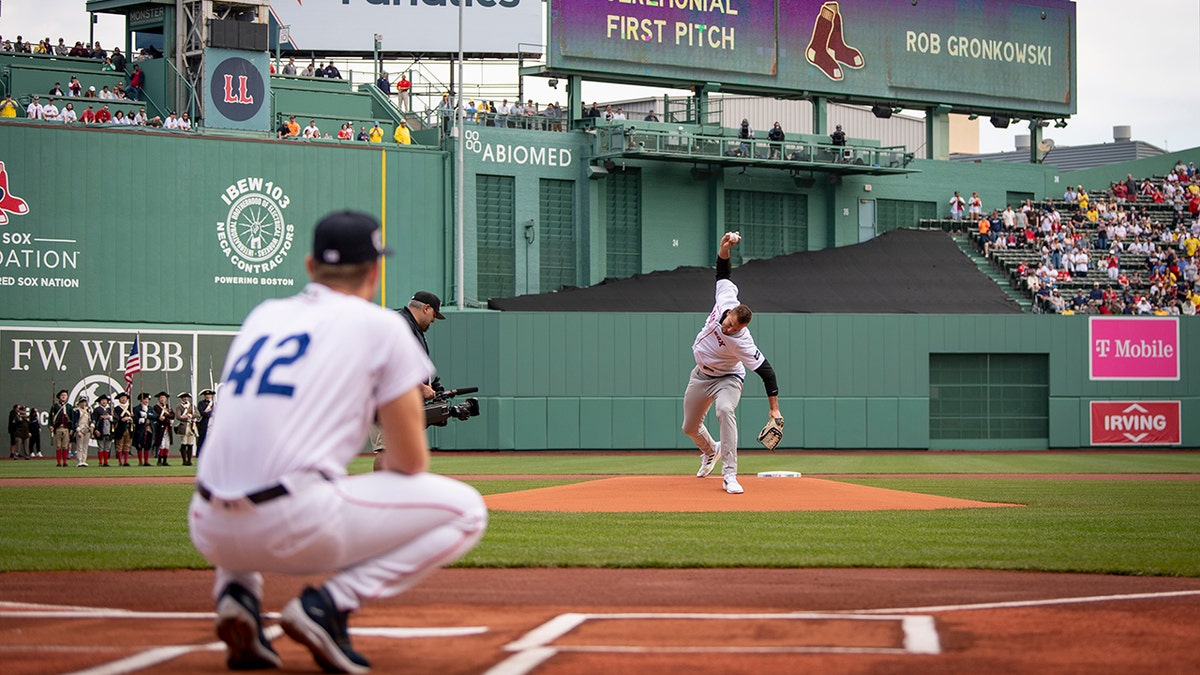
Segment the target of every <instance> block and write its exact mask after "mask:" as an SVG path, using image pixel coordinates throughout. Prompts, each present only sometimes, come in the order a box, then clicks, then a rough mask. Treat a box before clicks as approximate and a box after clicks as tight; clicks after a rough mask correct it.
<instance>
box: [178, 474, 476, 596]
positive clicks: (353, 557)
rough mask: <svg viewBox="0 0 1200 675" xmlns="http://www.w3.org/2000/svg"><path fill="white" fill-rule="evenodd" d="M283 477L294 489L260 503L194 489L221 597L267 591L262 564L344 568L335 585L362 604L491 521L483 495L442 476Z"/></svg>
mask: <svg viewBox="0 0 1200 675" xmlns="http://www.w3.org/2000/svg"><path fill="white" fill-rule="evenodd" d="M280 483H281V484H282V485H283V486H284V487H286V488H287V490H288V493H289V494H287V495H285V496H282V497H279V498H276V499H272V500H271V501H269V502H264V503H261V504H257V505H256V504H253V503H251V502H250V501H249V500H247V499H245V498H244V497H243V498H238V499H232V500H230V499H221V498H219V497H217V496H215V495H214V496H213V497H212V498H211V501H206V500H204V499H203V498H201V497H200V495H199V494H198V493H197V494H195V495H193V497H192V503H191V508H190V509H189V511H188V520H189V525H190V527H191V532H192V541H193V543H194V544H195V545H196V548H197V550H199V551H200V553H201V554H203V555H204V557H205V558H207V559H208V560H209V561H210V562H212V563H213V564H214V565H215V566H216V568H217V574H216V583H215V585H214V587H213V598H214V599H216V598H217V597H218V596H219V595H220V593H221V591H222V590H223V589H224V588H225V586H226V585H228V584H229V583H230V582H233V581H236V582H238V583H240V584H242V585H243V586H245V587H246V588H247V589H248V590H249V591H250V592H251V593H254V595H255V596H256V597H259V598H261V597H262V574H261V572H278V573H285V574H318V573H322V572H330V571H335V570H336V574H335V575H334V576H333V577H332V578H331V579H329V580H328V581H327V582H326V583H325V587H326V588H327V589H328V590H329V593H330V595H331V596H332V597H333V600H334V603H335V604H336V605H337V607H338V609H339V610H343V611H353V610H355V609H357V608H358V607H359V605H360V603H361V601H362V600H364V599H368V598H386V597H391V596H394V595H397V594H399V593H402V592H404V591H405V590H407V589H409V588H411V587H412V586H414V585H416V584H417V583H418V582H420V581H421V580H422V579H424V578H425V577H426V576H428V575H429V574H431V573H433V572H434V571H435V570H437V569H438V568H440V567H442V566H444V565H448V564H450V563H452V562H454V561H455V560H457V559H458V558H460V557H462V556H463V555H464V554H466V552H467V551H469V550H471V548H472V547H474V546H475V544H476V543H478V541H479V539H480V538H481V537H482V536H483V531H484V528H485V527H486V525H487V507H486V506H485V505H484V502H483V497H481V496H480V495H479V493H478V492H477V491H476V490H475V489H474V488H472V487H471V486H469V485H467V484H465V483H460V482H458V481H456V480H453V479H450V478H446V477H445V476H439V475H437V474H431V473H421V474H416V475H411V476H408V475H404V474H400V473H395V472H391V471H376V472H373V473H366V474H359V475H355V476H346V477H341V478H335V479H332V480H326V479H325V477H323V476H322V475H320V474H318V473H302V474H294V475H291V476H287V477H285V478H284V479H283V480H281V481H280Z"/></svg>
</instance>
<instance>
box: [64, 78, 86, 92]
mask: <svg viewBox="0 0 1200 675" xmlns="http://www.w3.org/2000/svg"><path fill="white" fill-rule="evenodd" d="M82 93H83V85H82V84H80V82H79V78H78V77H76V76H74V75H72V76H71V80H70V81H69V82H67V96H79V95H80V94H82Z"/></svg>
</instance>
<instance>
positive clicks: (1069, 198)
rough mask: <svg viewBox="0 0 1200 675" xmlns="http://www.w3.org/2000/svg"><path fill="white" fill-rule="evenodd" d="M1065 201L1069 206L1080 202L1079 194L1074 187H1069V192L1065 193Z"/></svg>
mask: <svg viewBox="0 0 1200 675" xmlns="http://www.w3.org/2000/svg"><path fill="white" fill-rule="evenodd" d="M1063 201H1065V202H1066V203H1068V204H1074V203H1076V202H1077V201H1079V193H1078V192H1076V191H1075V187H1074V186H1071V185H1068V186H1067V191H1066V192H1064V193H1063Z"/></svg>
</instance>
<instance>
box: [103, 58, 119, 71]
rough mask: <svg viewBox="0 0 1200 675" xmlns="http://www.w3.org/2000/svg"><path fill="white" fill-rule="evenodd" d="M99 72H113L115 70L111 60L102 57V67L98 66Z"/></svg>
mask: <svg viewBox="0 0 1200 675" xmlns="http://www.w3.org/2000/svg"><path fill="white" fill-rule="evenodd" d="M100 70H102V71H104V72H106V73H111V72H115V71H116V70H117V69H116V68H114V67H113V64H112V59H110V58H109V57H107V56H106V57H104V65H102V66H100Z"/></svg>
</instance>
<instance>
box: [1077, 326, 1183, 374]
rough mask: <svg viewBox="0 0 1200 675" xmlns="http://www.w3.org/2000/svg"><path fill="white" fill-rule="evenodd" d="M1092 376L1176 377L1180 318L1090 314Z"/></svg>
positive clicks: (1090, 363)
mask: <svg viewBox="0 0 1200 675" xmlns="http://www.w3.org/2000/svg"><path fill="white" fill-rule="evenodd" d="M1088 345H1089V346H1090V349H1091V351H1090V357H1089V359H1088V364H1089V376H1090V377H1091V379H1093V380H1178V379H1179V319H1177V318H1175V317H1144V318H1142V317H1139V318H1136V319H1134V318H1116V317H1100V316H1094V317H1090V320H1089V321H1088Z"/></svg>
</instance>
